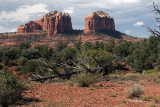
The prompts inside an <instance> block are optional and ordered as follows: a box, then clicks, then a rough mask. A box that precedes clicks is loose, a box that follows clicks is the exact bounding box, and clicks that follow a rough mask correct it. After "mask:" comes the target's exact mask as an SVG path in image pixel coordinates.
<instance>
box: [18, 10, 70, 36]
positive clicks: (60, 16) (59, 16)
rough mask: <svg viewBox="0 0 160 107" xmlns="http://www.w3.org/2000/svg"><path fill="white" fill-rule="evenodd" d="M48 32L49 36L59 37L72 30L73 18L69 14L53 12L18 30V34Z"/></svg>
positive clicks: (19, 27)
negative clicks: (59, 34)
mask: <svg viewBox="0 0 160 107" xmlns="http://www.w3.org/2000/svg"><path fill="white" fill-rule="evenodd" d="M41 30H43V31H46V32H48V35H49V36H50V35H57V34H58V33H63V32H65V31H69V30H72V22H71V17H70V15H69V14H68V13H62V12H58V11H56V10H55V11H52V12H50V13H47V14H46V15H45V16H43V17H42V18H40V19H38V20H36V21H29V22H28V23H26V24H25V25H20V26H18V28H17V33H32V32H38V31H41Z"/></svg>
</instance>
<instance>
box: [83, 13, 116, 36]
mask: <svg viewBox="0 0 160 107" xmlns="http://www.w3.org/2000/svg"><path fill="white" fill-rule="evenodd" d="M106 29H109V30H115V24H114V19H113V18H110V16H109V15H108V14H107V13H105V12H103V11H97V12H92V13H90V15H89V16H86V17H85V33H86V34H89V33H91V32H98V31H100V30H106Z"/></svg>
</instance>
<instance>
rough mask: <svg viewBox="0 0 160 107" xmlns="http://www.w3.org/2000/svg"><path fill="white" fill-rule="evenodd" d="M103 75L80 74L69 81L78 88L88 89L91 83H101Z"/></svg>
mask: <svg viewBox="0 0 160 107" xmlns="http://www.w3.org/2000/svg"><path fill="white" fill-rule="evenodd" d="M102 79H103V75H102V74H100V73H88V72H82V73H80V74H78V75H74V76H72V77H71V80H72V81H74V82H76V83H77V85H78V86H79V87H88V86H90V85H91V84H93V83H96V82H99V81H102Z"/></svg>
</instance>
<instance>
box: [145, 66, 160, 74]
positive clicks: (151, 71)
mask: <svg viewBox="0 0 160 107" xmlns="http://www.w3.org/2000/svg"><path fill="white" fill-rule="evenodd" d="M159 71H160V70H159V69H158V67H155V68H154V69H151V70H147V71H146V72H145V73H156V72H159Z"/></svg>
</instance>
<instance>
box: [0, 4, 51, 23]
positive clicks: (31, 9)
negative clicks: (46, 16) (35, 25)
mask: <svg viewBox="0 0 160 107" xmlns="http://www.w3.org/2000/svg"><path fill="white" fill-rule="evenodd" d="M46 8H47V5H44V4H36V5H32V6H21V7H20V8H18V9H17V10H16V11H9V12H6V11H2V12H1V13H0V22H16V21H20V22H25V21H28V20H29V18H30V16H31V15H32V14H36V13H47V12H49V11H48V10H47V9H46Z"/></svg>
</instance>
